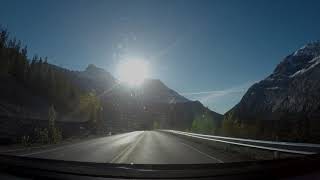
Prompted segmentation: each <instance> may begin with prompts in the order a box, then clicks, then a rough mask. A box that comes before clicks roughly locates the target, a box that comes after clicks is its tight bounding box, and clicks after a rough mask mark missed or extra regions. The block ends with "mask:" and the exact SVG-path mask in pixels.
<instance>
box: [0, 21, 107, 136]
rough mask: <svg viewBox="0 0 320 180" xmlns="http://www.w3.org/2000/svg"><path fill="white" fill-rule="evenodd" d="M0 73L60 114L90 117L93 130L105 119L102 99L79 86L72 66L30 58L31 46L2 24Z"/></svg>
mask: <svg viewBox="0 0 320 180" xmlns="http://www.w3.org/2000/svg"><path fill="white" fill-rule="evenodd" d="M0 76H2V77H8V76H10V77H12V78H14V79H15V80H16V81H17V82H19V83H20V84H22V85H23V86H24V87H27V88H28V89H30V92H32V93H34V94H36V95H39V96H41V97H43V98H44V99H45V100H46V101H47V102H48V104H49V105H51V107H54V108H55V110H56V111H57V118H58V119H59V117H62V116H66V115H67V116H69V117H70V118H87V119H86V120H87V121H88V122H89V124H91V125H90V127H91V128H92V129H93V131H96V129H97V128H98V127H99V125H97V123H100V122H101V110H102V108H101V103H100V101H99V99H98V98H97V96H96V94H95V92H88V91H86V90H83V89H81V88H79V87H78V86H77V85H75V84H74V83H73V81H72V73H71V71H69V70H66V69H63V68H60V67H58V66H55V65H52V64H49V63H48V58H47V57H39V56H38V55H34V56H33V57H32V58H31V59H29V58H28V50H27V46H24V45H22V43H21V41H20V40H16V38H10V36H9V33H8V31H7V30H6V29H4V28H1V27H0Z"/></svg>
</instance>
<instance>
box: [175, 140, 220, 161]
mask: <svg viewBox="0 0 320 180" xmlns="http://www.w3.org/2000/svg"><path fill="white" fill-rule="evenodd" d="M180 143H181V144H183V145H185V146H187V147H189V148H190V149H192V150H194V151H197V152H198V153H200V154H202V155H205V156H207V157H208V158H211V159H213V160H215V161H218V162H219V163H224V162H223V161H222V160H220V159H217V158H215V157H213V156H210V155H209V154H207V153H204V152H202V151H200V150H199V149H197V148H195V147H192V146H190V145H188V144H185V143H183V142H180Z"/></svg>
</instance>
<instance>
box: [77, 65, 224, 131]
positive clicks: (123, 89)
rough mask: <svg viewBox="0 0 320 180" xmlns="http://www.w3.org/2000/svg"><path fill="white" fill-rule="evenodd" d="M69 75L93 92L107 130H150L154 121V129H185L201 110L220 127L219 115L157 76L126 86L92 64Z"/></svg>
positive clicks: (201, 112)
mask: <svg viewBox="0 0 320 180" xmlns="http://www.w3.org/2000/svg"><path fill="white" fill-rule="evenodd" d="M71 76H72V78H71V79H73V82H74V83H75V84H76V85H78V86H80V87H82V88H84V89H86V90H93V91H95V92H97V96H98V97H99V99H100V100H101V104H102V106H103V109H104V110H103V119H105V127H106V129H107V131H128V130H142V129H152V128H154V124H155V123H156V124H158V126H159V127H158V128H176V129H181V130H185V129H190V128H191V125H192V121H193V119H194V117H195V116H196V115H198V114H203V113H204V112H208V113H209V114H210V115H211V116H212V117H213V120H212V121H214V124H215V125H216V127H217V128H218V127H220V122H221V120H222V115H220V114H218V113H215V112H213V111H211V110H209V109H208V108H205V107H204V106H203V105H202V104H201V103H200V102H198V101H190V100H188V99H187V98H185V97H183V96H181V95H180V94H178V93H177V92H175V91H174V90H172V89H170V88H168V87H167V86H166V85H165V84H164V83H163V82H162V81H160V80H159V79H145V81H144V82H143V83H142V84H141V85H140V86H139V87H130V86H127V85H125V84H122V83H120V82H119V81H118V80H117V79H116V78H114V77H113V76H112V75H111V74H110V73H108V72H107V71H105V70H103V69H102V68H98V67H96V66H94V65H89V66H88V67H87V68H86V70H85V71H77V72H73V74H71Z"/></svg>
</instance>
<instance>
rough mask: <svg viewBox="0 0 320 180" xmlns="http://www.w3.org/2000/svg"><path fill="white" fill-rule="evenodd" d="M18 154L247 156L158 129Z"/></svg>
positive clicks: (192, 159) (163, 158) (157, 160)
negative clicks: (196, 142) (194, 141)
mask: <svg viewBox="0 0 320 180" xmlns="http://www.w3.org/2000/svg"><path fill="white" fill-rule="evenodd" d="M20 156H27V157H37V158H46V159H59V160H70V161H85V162H104V163H128V164H131V163H134V164H199V163H223V162H230V161H243V160H247V159H245V157H241V156H240V155H237V154H234V153H230V152H224V151H222V150H217V149H214V148H209V147H207V146H204V145H201V144H195V143H193V142H190V141H187V140H185V139H184V138H180V137H177V136H175V135H172V134H169V133H165V132H159V131H134V132H130V133H124V134H118V135H113V136H107V137H102V138H96V139H91V140H87V141H83V142H80V143H75V144H69V145H65V146H60V147H55V148H50V149H43V150H39V151H35V152H31V153H30V152H29V153H25V154H20Z"/></svg>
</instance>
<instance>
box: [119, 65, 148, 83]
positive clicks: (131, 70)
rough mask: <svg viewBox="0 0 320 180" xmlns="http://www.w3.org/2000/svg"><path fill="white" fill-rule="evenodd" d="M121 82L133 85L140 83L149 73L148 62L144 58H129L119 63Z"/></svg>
mask: <svg viewBox="0 0 320 180" xmlns="http://www.w3.org/2000/svg"><path fill="white" fill-rule="evenodd" d="M118 74H119V78H120V81H121V82H124V83H127V84H129V85H131V86H138V85H140V84H141V83H142V82H143V81H144V79H145V78H146V77H147V74H148V64H147V62H145V61H143V60H128V61H124V62H122V63H120V64H119V65H118Z"/></svg>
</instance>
